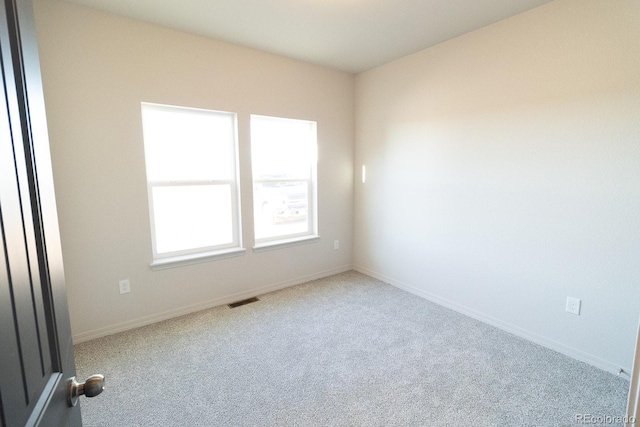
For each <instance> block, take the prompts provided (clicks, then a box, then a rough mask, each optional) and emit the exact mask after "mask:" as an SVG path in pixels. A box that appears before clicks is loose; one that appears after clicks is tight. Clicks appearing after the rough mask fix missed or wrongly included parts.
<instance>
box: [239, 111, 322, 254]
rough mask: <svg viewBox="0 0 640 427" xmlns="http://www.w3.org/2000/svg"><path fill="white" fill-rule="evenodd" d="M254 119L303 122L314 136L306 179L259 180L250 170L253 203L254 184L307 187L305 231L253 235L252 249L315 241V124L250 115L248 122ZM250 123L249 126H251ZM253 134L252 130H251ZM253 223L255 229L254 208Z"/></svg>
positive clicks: (316, 173)
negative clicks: (284, 184) (302, 183)
mask: <svg viewBox="0 0 640 427" xmlns="http://www.w3.org/2000/svg"><path fill="white" fill-rule="evenodd" d="M254 118H257V119H267V120H274V121H278V120H279V121H287V122H304V123H307V124H309V125H310V126H312V127H313V133H314V135H315V144H314V146H313V155H312V159H311V164H310V165H309V174H308V176H306V177H295V178H276V179H261V178H257V177H256V176H255V173H254V171H253V168H252V176H253V177H252V181H253V186H252V200H253V202H254V203H255V186H256V184H265V183H295V182H306V184H307V185H306V187H307V197H308V199H307V230H306V231H304V232H299V233H291V234H286V235H277V236H272V237H265V238H256V237H255V235H254V241H255V245H254V247H253V249H254V251H256V252H259V251H264V250H271V249H277V248H281V247H286V246H292V245H297V244H302V243H308V242H313V241H316V240H318V239H319V238H320V236H319V234H318V209H317V201H318V134H317V122H315V121H312V120H300V119H291V118H285V117H274V116H263V115H257V114H252V115H251V116H250V121H251V122H252V121H253V120H254ZM251 122H250V124H251ZM252 132H253V130H252ZM252 144H253V134H252ZM253 155H254V152H253V146H252V150H251V156H252V161H253ZM252 218H253V223H254V227H255V223H256V218H255V206H254V212H253V213H252Z"/></svg>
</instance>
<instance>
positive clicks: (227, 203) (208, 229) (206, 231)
mask: <svg viewBox="0 0 640 427" xmlns="http://www.w3.org/2000/svg"><path fill="white" fill-rule="evenodd" d="M152 195H153V214H154V222H155V235H156V251H157V252H158V253H159V254H162V253H167V252H175V251H182V250H187V249H194V248H205V247H210V246H217V245H225V244H230V243H232V242H233V219H232V209H231V204H232V197H231V196H232V189H231V185H191V186H171V187H153V189H152Z"/></svg>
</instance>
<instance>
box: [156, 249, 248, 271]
mask: <svg viewBox="0 0 640 427" xmlns="http://www.w3.org/2000/svg"><path fill="white" fill-rule="evenodd" d="M246 252H247V250H246V249H244V248H232V249H224V250H221V251H212V252H201V253H198V254H189V255H181V256H175V257H170V258H159V259H156V260H154V261H153V262H152V263H151V265H150V266H151V269H152V270H165V269H167V268H175V267H183V266H185V265H192V264H200V263H203V262H209V261H213V260H217V259H224V258H232V257H237V256H242V255H244V254H245V253H246Z"/></svg>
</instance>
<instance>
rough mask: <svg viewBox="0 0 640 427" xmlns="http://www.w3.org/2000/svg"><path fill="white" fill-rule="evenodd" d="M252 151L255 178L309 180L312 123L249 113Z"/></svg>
mask: <svg viewBox="0 0 640 427" xmlns="http://www.w3.org/2000/svg"><path fill="white" fill-rule="evenodd" d="M251 153H252V162H253V174H254V175H253V179H254V180H259V179H273V178H275V179H278V178H280V179H282V178H302V179H309V178H310V177H311V176H310V175H311V163H312V161H313V160H314V158H315V123H314V122H308V121H303V120H291V119H278V118H273V117H262V116H252V117H251Z"/></svg>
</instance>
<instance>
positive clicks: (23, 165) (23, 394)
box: [0, 0, 82, 427]
mask: <svg viewBox="0 0 640 427" xmlns="http://www.w3.org/2000/svg"><path fill="white" fill-rule="evenodd" d="M2 3H3V4H2V8H0V26H1V29H0V51H1V64H0V66H1V68H2V92H0V94H1V95H2V99H1V100H0V101H1V102H0V175H1V178H0V233H1V236H2V242H1V245H0V350H1V351H0V421H1V423H2V426H3V427H4V426H7V427H12V426H24V425H42V426H64V425H70V426H79V425H81V424H82V422H81V418H80V409H79V406H75V407H70V406H69V405H68V403H67V394H68V393H67V383H68V379H69V378H70V377H73V376H75V366H74V358H73V347H72V341H71V330H70V324H69V313H68V311H67V301H66V293H65V285H64V271H63V266H62V254H61V248H60V238H59V232H58V219H57V213H56V205H55V198H54V189H53V176H52V172H51V159H50V155H49V143H48V136H47V128H46V117H45V111H44V99H43V94H42V86H41V80H40V66H39V62H38V53H37V45H36V39H35V27H34V21H33V10H32V5H31V1H30V0H2Z"/></svg>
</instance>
